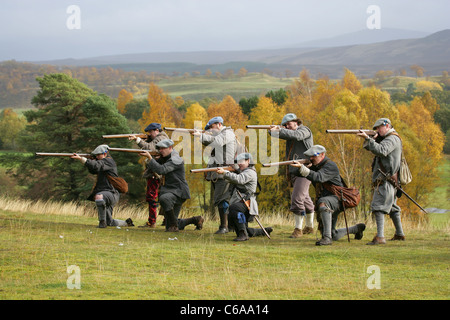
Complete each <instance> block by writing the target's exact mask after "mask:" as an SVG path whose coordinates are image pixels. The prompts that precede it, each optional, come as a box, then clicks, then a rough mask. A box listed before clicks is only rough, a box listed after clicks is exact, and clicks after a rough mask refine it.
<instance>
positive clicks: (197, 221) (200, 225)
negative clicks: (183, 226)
mask: <svg viewBox="0 0 450 320" xmlns="http://www.w3.org/2000/svg"><path fill="white" fill-rule="evenodd" d="M194 219H195V222H194V224H195V230H202V229H203V222H204V221H205V219H203V218H202V217H201V216H197V217H194Z"/></svg>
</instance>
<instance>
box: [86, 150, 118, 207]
mask: <svg viewBox="0 0 450 320" xmlns="http://www.w3.org/2000/svg"><path fill="white" fill-rule="evenodd" d="M84 165H85V166H86V167H87V169H88V171H89V172H90V173H92V174H96V175H97V182H96V183H95V186H94V189H93V190H92V193H91V195H90V196H89V197H88V199H89V200H93V197H94V196H95V194H97V193H99V192H101V191H110V192H113V193H114V192H117V193H118V191H117V190H116V189H114V187H113V186H112V184H111V183H110V182H109V181H108V178H107V177H106V176H107V175H110V176H113V177H118V176H119V175H118V173H117V165H116V162H115V161H114V159H113V158H111V157H110V156H108V157H106V158H104V159H101V160H91V159H88V160H86V162H85V164H84Z"/></svg>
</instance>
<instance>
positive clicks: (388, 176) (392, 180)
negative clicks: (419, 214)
mask: <svg viewBox="0 0 450 320" xmlns="http://www.w3.org/2000/svg"><path fill="white" fill-rule="evenodd" d="M378 171H380V173H381V174H382V175H383V176H384V177H385V178H386V180H387V181H388V182H389V183H390V184H392V185H393V186H394V187H395V188H397V189H399V190H400V191H401V192H402V193H403V194H404V195H405V196H406V197H407V198H408V199H409V200H411V201H412V202H413V203H414V204H415V205H416V206H418V207H419V208H420V210H422V211H423V212H425V213H426V214H428V212H426V211H425V209H424V208H422V207H421V206H420V204H418V203H417V202H416V201H415V200H414V199H413V198H411V196H410V195H409V194H407V193H406V192H405V191H404V190H403V189H402V187H400V185H399V184H397V183H396V182H395V181H394V179H392V176H391V175H388V174H386V173H384V172H383V171H382V170H381V169H380V168H378Z"/></svg>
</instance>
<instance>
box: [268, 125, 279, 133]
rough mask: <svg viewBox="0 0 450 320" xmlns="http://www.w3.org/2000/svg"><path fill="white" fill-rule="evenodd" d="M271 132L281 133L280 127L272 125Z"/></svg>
mask: <svg viewBox="0 0 450 320" xmlns="http://www.w3.org/2000/svg"><path fill="white" fill-rule="evenodd" d="M269 131H272V132H274V131H280V127H279V126H276V125H274V124H272V125H270V129H269Z"/></svg>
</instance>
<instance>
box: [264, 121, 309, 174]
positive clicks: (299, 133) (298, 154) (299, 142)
mask: <svg viewBox="0 0 450 320" xmlns="http://www.w3.org/2000/svg"><path fill="white" fill-rule="evenodd" d="M269 134H270V135H271V136H273V137H277V138H280V139H284V140H286V160H292V159H308V157H307V156H305V155H304V154H303V153H304V152H305V151H306V150H308V149H309V148H311V147H312V146H313V145H314V141H313V134H312V132H311V130H310V129H309V128H308V127H306V126H304V125H302V124H301V125H299V126H298V128H297V130H289V129H286V128H281V129H280V131H273V132H272V131H269ZM289 174H290V175H294V176H300V173H299V171H298V168H296V167H293V166H289Z"/></svg>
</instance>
